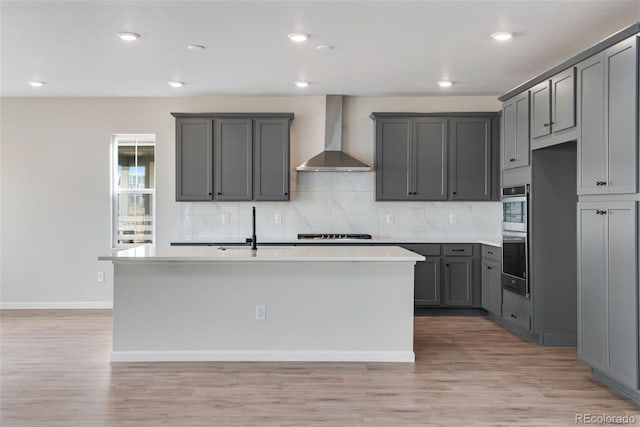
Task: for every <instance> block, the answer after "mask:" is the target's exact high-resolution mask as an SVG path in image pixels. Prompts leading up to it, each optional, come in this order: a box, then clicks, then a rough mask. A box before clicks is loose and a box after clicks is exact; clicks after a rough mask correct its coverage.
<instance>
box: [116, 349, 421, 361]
mask: <svg viewBox="0 0 640 427" xmlns="http://www.w3.org/2000/svg"><path fill="white" fill-rule="evenodd" d="M415 360H416V356H415V354H414V352H413V351H251V350H241V351H233V350H231V351H225V350H219V351H215V350H214V351H206V350H205V351H113V352H111V361H112V362H403V363H414V362H415Z"/></svg>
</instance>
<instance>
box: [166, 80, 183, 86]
mask: <svg viewBox="0 0 640 427" xmlns="http://www.w3.org/2000/svg"><path fill="white" fill-rule="evenodd" d="M184 85H186V83H185V82H181V81H179V80H171V81H170V82H169V86H171V87H182V86H184Z"/></svg>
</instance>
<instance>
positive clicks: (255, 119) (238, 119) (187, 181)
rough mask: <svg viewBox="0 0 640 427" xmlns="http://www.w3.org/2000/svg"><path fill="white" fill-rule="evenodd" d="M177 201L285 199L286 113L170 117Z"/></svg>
mask: <svg viewBox="0 0 640 427" xmlns="http://www.w3.org/2000/svg"><path fill="white" fill-rule="evenodd" d="M171 114H172V115H173V116H174V117H175V118H176V200H177V201H201V200H219V201H241V200H271V201H279V200H289V170H290V165H289V127H290V124H291V120H292V119H293V114H288V113H273V114H272V113H171Z"/></svg>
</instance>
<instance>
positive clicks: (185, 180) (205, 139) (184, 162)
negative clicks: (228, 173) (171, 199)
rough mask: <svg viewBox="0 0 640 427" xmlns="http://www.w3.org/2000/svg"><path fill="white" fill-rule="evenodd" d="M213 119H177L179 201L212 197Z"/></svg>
mask: <svg viewBox="0 0 640 427" xmlns="http://www.w3.org/2000/svg"><path fill="white" fill-rule="evenodd" d="M211 128H212V121H211V119H198V118H183V119H176V200H177V201H197V200H212V199H213V195H212V192H213V190H212V186H213V177H212V171H213V168H212V164H213V138H212V135H211Z"/></svg>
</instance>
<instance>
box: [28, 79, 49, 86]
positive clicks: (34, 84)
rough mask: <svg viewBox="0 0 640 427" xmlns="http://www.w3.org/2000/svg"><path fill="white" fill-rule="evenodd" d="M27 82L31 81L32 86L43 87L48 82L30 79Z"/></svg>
mask: <svg viewBox="0 0 640 427" xmlns="http://www.w3.org/2000/svg"><path fill="white" fill-rule="evenodd" d="M27 83H29V86H31V87H42V86H44V85H45V84H46V83H45V82H41V81H40V80H29V81H28V82H27Z"/></svg>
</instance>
